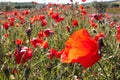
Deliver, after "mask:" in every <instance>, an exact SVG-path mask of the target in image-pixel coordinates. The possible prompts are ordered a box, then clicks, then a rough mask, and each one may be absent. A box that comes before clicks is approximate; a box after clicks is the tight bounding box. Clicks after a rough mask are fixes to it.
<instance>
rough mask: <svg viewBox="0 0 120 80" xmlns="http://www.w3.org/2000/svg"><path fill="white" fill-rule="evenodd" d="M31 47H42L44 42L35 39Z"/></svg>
mask: <svg viewBox="0 0 120 80" xmlns="http://www.w3.org/2000/svg"><path fill="white" fill-rule="evenodd" d="M30 43H31V45H32V46H33V47H34V48H36V47H38V46H41V45H42V43H43V40H42V39H38V38H33V39H32V40H31V41H30Z"/></svg>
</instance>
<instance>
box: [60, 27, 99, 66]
mask: <svg viewBox="0 0 120 80" xmlns="http://www.w3.org/2000/svg"><path fill="white" fill-rule="evenodd" d="M100 58H101V56H100V55H99V54H98V43H97V41H96V40H94V39H92V38H91V36H90V35H89V33H88V32H87V30H86V29H81V30H78V31H76V32H75V33H73V34H72V35H71V36H70V38H69V39H68V40H67V42H66V45H65V50H64V52H63V54H62V55H61V61H62V62H63V63H80V64H81V65H82V66H83V67H84V68H87V67H90V66H92V65H93V64H95V63H96V62H97V61H98V60H99V59H100Z"/></svg>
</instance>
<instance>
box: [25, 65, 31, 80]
mask: <svg viewBox="0 0 120 80" xmlns="http://www.w3.org/2000/svg"><path fill="white" fill-rule="evenodd" d="M29 75H30V67H29V66H27V67H26V69H25V73H24V77H25V80H28V78H29Z"/></svg>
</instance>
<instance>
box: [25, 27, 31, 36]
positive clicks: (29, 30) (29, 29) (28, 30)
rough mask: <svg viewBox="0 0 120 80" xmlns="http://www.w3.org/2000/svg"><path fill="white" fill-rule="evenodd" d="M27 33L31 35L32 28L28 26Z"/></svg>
mask: <svg viewBox="0 0 120 80" xmlns="http://www.w3.org/2000/svg"><path fill="white" fill-rule="evenodd" d="M26 34H27V36H30V35H31V28H28V29H27V30H26Z"/></svg>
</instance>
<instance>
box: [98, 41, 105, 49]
mask: <svg viewBox="0 0 120 80" xmlns="http://www.w3.org/2000/svg"><path fill="white" fill-rule="evenodd" d="M104 46H105V45H104V42H103V39H99V49H100V50H101V48H102V47H104Z"/></svg>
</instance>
